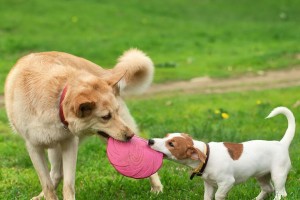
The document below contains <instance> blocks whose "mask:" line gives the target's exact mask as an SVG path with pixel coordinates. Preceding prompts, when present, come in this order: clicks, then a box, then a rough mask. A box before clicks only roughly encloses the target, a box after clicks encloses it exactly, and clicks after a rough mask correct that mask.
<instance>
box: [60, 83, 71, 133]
mask: <svg viewBox="0 0 300 200" xmlns="http://www.w3.org/2000/svg"><path fill="white" fill-rule="evenodd" d="M67 89H68V87H67V85H66V86H65V87H64V89H63V91H62V93H61V96H60V99H59V118H60V121H61V123H63V125H64V127H65V128H66V129H68V126H69V123H68V122H67V121H66V119H65V115H64V111H63V105H62V102H63V101H64V99H65V96H66V93H67Z"/></svg>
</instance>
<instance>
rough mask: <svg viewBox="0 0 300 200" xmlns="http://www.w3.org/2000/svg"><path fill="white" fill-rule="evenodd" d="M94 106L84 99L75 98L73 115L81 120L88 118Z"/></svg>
mask: <svg viewBox="0 0 300 200" xmlns="http://www.w3.org/2000/svg"><path fill="white" fill-rule="evenodd" d="M95 106H96V104H95V102H93V101H89V100H88V99H86V98H84V97H77V98H76V99H75V107H74V109H75V114H76V116H77V117H78V118H83V117H87V116H89V115H90V114H91V113H92V111H93V109H94V108H95Z"/></svg>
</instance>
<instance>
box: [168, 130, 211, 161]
mask: <svg viewBox="0 0 300 200" xmlns="http://www.w3.org/2000/svg"><path fill="white" fill-rule="evenodd" d="M165 145H166V147H167V148H168V150H169V151H170V152H171V154H172V155H173V156H174V157H175V158H176V159H177V160H183V159H188V158H190V159H192V160H200V161H201V162H205V159H206V155H204V154H203V153H202V152H201V151H200V150H199V149H197V148H195V147H194V142H193V139H192V137H191V136H189V135H188V134H184V133H182V134H181V136H175V137H172V138H170V139H169V140H167V141H166V142H165Z"/></svg>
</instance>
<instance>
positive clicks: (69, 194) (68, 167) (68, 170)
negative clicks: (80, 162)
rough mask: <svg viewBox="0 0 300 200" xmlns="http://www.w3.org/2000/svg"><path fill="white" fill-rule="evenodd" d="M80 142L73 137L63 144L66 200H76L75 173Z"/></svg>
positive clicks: (64, 192)
mask: <svg viewBox="0 0 300 200" xmlns="http://www.w3.org/2000/svg"><path fill="white" fill-rule="evenodd" d="M78 142H79V138H78V137H72V138H70V139H67V140H65V141H64V142H62V143H61V150H62V159H63V173H64V186H63V195H64V200H75V172H76V161H77V151H78Z"/></svg>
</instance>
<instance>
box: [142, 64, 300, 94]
mask: <svg viewBox="0 0 300 200" xmlns="http://www.w3.org/2000/svg"><path fill="white" fill-rule="evenodd" d="M293 86H300V67H294V68H291V69H289V70H279V71H269V72H261V73H259V75H246V76H241V77H234V78H228V79H211V78H209V77H200V78H194V79H192V80H190V81H180V82H173V83H166V84H154V85H152V87H150V88H149V89H148V90H147V92H146V93H145V95H143V97H147V96H151V95H155V94H166V93H170V92H182V93H204V94H207V93H208V94H210V93H227V92H238V91H249V90H265V89H271V88H287V87H293ZM143 97H142V98H143Z"/></svg>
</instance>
